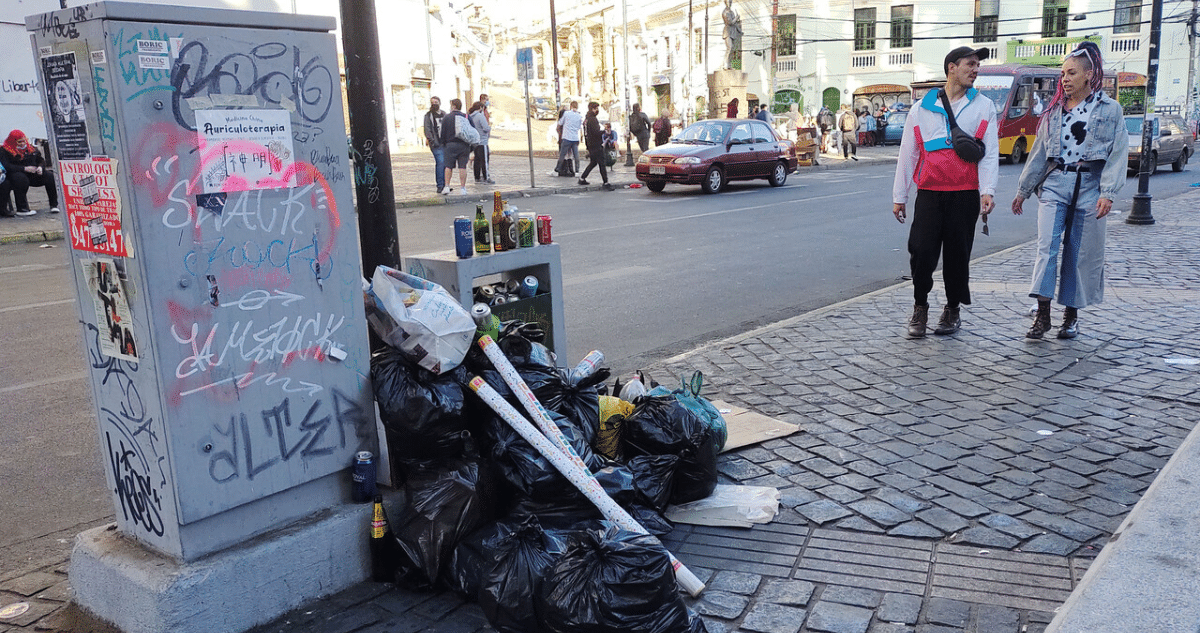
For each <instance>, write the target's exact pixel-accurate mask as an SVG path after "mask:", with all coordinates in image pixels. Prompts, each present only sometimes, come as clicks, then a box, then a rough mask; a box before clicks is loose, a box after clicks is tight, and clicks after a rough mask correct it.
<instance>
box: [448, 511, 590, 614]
mask: <svg viewBox="0 0 1200 633" xmlns="http://www.w3.org/2000/svg"><path fill="white" fill-rule="evenodd" d="M565 551H566V540H565V534H564V533H562V532H559V531H555V530H547V529H544V528H543V527H542V525H541V523H540V522H539V521H538V519H537V517H535V516H531V515H525V516H520V517H513V518H511V519H509V520H504V521H499V522H497V523H495V524H493V526H490V527H487V528H484V529H481V530H479V531H478V532H476V533H475V534H473V535H472V536H471V538H470V539H469V540H467V541H464V542H463V543H462V544H460V545H459V547H458V550H457V551H456V552H455V557H456V562H457V561H460V560H461V561H463V567H462V571H461V574H459V575H465V574H468V573H473V572H474V573H477V574H478V575H477V576H476V579H475V580H474V581H472V580H466V582H464V583H462V584H464V585H466V586H468V587H469V588H471V589H473V591H470V592H469V593H468V597H469V598H472V599H475V600H476V601H477V602H479V606H480V607H481V608H482V609H483V613H484V615H486V616H487V619H488V622H490V623H491V625H492V628H494V629H496V631H498V632H499V633H549V630H548V629H546V628H544V627H543V626H542V624H541V618H540V617H539V616H538V613H537V610H536V607H537V596H538V594H539V593H540V591H541V585H542V581H543V579H544V578H545V577H546V572H547V570H549V569H550V567H551V566H552V565H553V564H554V563H555V561H557V560H558V558H559V557H560V556H562V555H563V553H564V552H565ZM460 553H461V554H462V555H461V556H460ZM466 561H471V562H470V563H467V562H466ZM472 567H474V568H473V569H472Z"/></svg>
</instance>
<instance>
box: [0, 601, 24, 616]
mask: <svg viewBox="0 0 1200 633" xmlns="http://www.w3.org/2000/svg"><path fill="white" fill-rule="evenodd" d="M28 610H29V603H28V602H14V603H12V604H9V605H5V606H3V607H0V620H11V619H13V618H16V617H20V616H21V615H23V614H24V613H25V612H26V611H28Z"/></svg>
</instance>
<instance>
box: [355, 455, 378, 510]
mask: <svg viewBox="0 0 1200 633" xmlns="http://www.w3.org/2000/svg"><path fill="white" fill-rule="evenodd" d="M375 470H376V469H375V455H374V454H373V453H371V451H359V452H357V453H355V454H354V471H353V473H352V475H351V478H352V479H353V480H354V487H353V489H351V491H350V498H351V499H353V500H354V502H355V503H366V502H368V501H370V500H372V499H374V498H375V495H376V494H377V493H378V490H377V489H376V487H375Z"/></svg>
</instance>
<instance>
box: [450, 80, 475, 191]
mask: <svg viewBox="0 0 1200 633" xmlns="http://www.w3.org/2000/svg"><path fill="white" fill-rule="evenodd" d="M472 133H473V134H474V137H475V144H478V143H479V132H477V131H475V128H473V127H471V122H470V121H468V120H467V115H465V114H463V111H462V99H451V100H450V112H449V113H448V114H446V116H445V118H443V119H442V145H443V146H445V150H444V152H445V160H446V187H445V188H444V189H443V190H442V192H441V193H443V194H447V193H450V179H451V177H452V176H453V175H454V168H455V167H456V166H457V167H458V185H459V188H458V192H459V193H462V194H468V193H471V192H470V190H469V189H467V161H469V160H470V158H471V142H470V140H469V139H470V137H471V135H472Z"/></svg>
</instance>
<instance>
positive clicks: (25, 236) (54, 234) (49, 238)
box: [0, 230, 63, 244]
mask: <svg viewBox="0 0 1200 633" xmlns="http://www.w3.org/2000/svg"><path fill="white" fill-rule="evenodd" d="M62 238H63V232H62V230H56V231H26V232H24V233H14V234H13V235H0V244H17V243H20V242H53V241H56V240H61V239H62Z"/></svg>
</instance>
